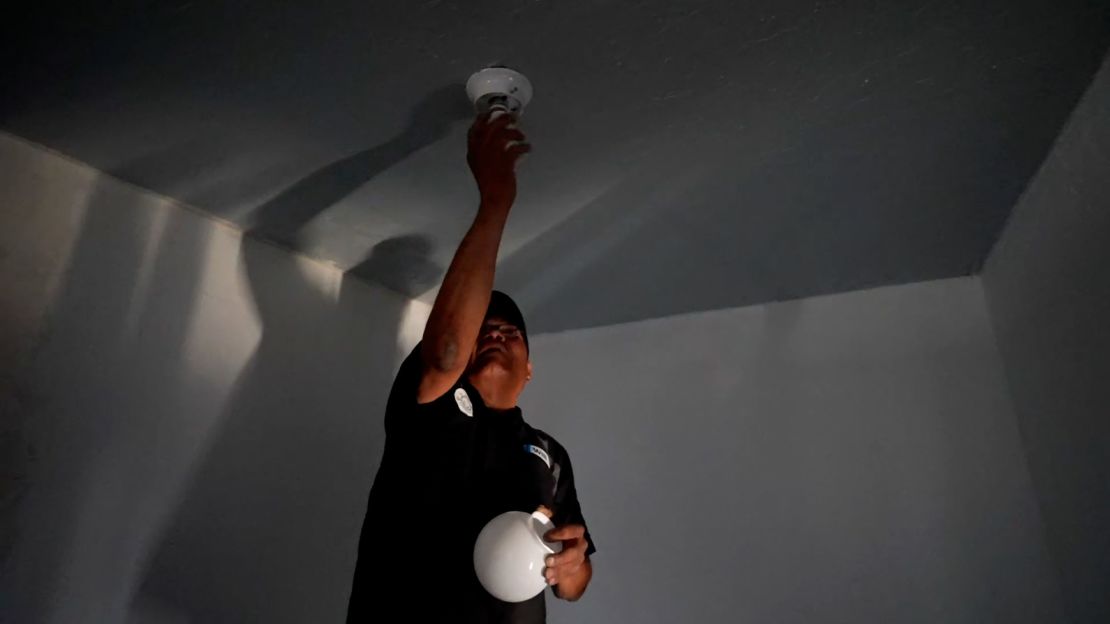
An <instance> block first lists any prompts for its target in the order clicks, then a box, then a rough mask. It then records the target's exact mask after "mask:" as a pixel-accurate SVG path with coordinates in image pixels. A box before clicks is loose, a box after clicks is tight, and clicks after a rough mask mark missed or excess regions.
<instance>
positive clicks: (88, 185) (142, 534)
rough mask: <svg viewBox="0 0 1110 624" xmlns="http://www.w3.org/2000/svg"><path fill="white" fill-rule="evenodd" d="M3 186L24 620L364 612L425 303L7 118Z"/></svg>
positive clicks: (6, 604) (13, 580)
mask: <svg viewBox="0 0 1110 624" xmlns="http://www.w3.org/2000/svg"><path fill="white" fill-rule="evenodd" d="M0 206H2V207H3V208H2V210H0V250H2V253H0V283H3V284H4V288H3V289H0V293H2V297H3V299H2V301H0V303H2V307H0V308H2V314H3V323H2V324H0V327H2V331H3V334H2V338H3V340H2V345H3V350H2V351H0V357H2V358H3V360H2V362H0V364H2V365H3V368H2V370H3V376H2V378H0V383H2V384H3V387H2V390H3V393H2V394H3V397H4V398H3V402H2V403H0V409H2V410H3V420H2V422H3V431H2V434H3V452H2V453H0V457H2V458H3V460H2V461H3V462H4V464H3V467H4V478H3V488H4V490H3V499H2V500H3V508H2V513H0V521H2V525H0V527H2V530H0V540H2V542H0V544H2V546H3V551H2V553H0V554H2V556H3V575H2V578H0V621H4V622H13V623H14V622H45V623H70V622H74V623H76V622H105V623H110V622H144V623H160V622H185V621H191V622H309V621H317V622H325V621H327V622H338V621H341V620H342V618H343V614H344V613H345V609H346V600H347V595H348V591H349V588H350V579H351V574H352V572H353V569H354V562H355V556H356V545H357V540H358V531H359V528H360V526H361V522H362V518H363V514H364V510H365V504H366V494H367V491H368V489H369V486H370V482H371V480H372V478H373V474H374V471H375V470H376V468H377V462H378V458H379V456H380V449H381V442H382V439H381V432H382V425H381V413H382V409H383V407H384V403H385V393H386V391H387V390H388V388H389V383H390V380H391V379H392V375H393V371H394V370H395V366H396V365H397V364H398V363H399V359H398V356H399V351H398V344H397V339H398V335H399V331H400V334H401V335H405V332H404V331H403V327H402V325H403V320H402V319H403V317H404V316H405V314H406V310H407V309H408V306H409V304H408V303H407V302H406V301H405V300H403V299H402V298H401V297H399V296H397V295H394V294H391V293H388V292H385V291H383V290H380V289H375V288H370V287H367V286H366V285H365V284H363V283H361V282H358V281H357V280H356V281H351V280H344V279H343V277H342V274H341V273H340V272H339V271H337V270H336V269H333V268H330V267H327V266H324V265H321V264H317V263H314V262H311V261H307V260H304V259H302V258H299V257H297V256H293V255H290V254H288V253H286V252H284V251H282V250H279V249H277V248H274V247H271V246H268V245H264V244H260V243H254V242H247V241H244V240H243V239H242V238H241V236H240V234H239V233H238V231H236V230H234V229H232V228H229V227H227V226H224V225H221V224H218V223H216V222H214V221H212V220H211V219H209V218H206V217H202V216H200V215H199V214H198V213H195V212H192V211H190V210H188V209H185V208H183V207H181V206H179V205H175V204H173V203H171V202H169V201H167V200H165V199H162V198H160V197H158V196H155V195H152V194H149V193H146V192H142V191H139V190H137V189H135V188H133V187H130V186H128V185H125V184H122V183H120V182H118V181H115V180H113V179H110V178H107V177H104V176H101V175H99V174H98V173H97V172H95V171H94V170H91V169H89V168H86V167H84V166H81V165H79V164H76V163H73V162H71V161H68V160H66V159H63V158H61V157H59V156H57V155H54V154H51V153H49V152H46V151H44V150H42V149H40V148H37V147H33V146H31V145H29V144H26V143H24V142H22V141H20V140H18V139H14V138H12V137H10V136H7V135H0ZM371 255H372V254H371Z"/></svg>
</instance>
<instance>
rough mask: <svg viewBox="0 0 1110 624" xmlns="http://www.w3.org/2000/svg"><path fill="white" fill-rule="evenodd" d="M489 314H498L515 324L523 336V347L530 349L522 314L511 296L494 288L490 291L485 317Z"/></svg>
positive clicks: (489, 315)
mask: <svg viewBox="0 0 1110 624" xmlns="http://www.w3.org/2000/svg"><path fill="white" fill-rule="evenodd" d="M491 316H499V317H501V318H503V319H505V321H506V322H509V323H512V324H513V325H516V327H517V329H519V330H520V335H521V337H522V338H524V348H525V349H528V350H529V351H531V349H530V348H529V346H528V328H527V327H525V326H524V315H523V314H521V313H520V308H519V307H517V305H516V302H515V301H513V298H512V297H510V296H508V295H506V294H505V293H503V292H501V291H500V290H495V291H493V292H491V293H490V297H489V307H488V308H486V318H489V317H491Z"/></svg>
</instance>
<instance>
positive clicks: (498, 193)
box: [466, 113, 532, 210]
mask: <svg viewBox="0 0 1110 624" xmlns="http://www.w3.org/2000/svg"><path fill="white" fill-rule="evenodd" d="M515 124H516V118H514V117H513V116H512V115H510V114H509V113H501V114H500V115H498V116H497V117H496V118H494V119H493V120H491V119H490V114H489V113H486V114H484V115H481V116H479V117H478V118H477V119H475V120H474V125H472V126H470V133H469V135H468V139H467V154H466V162H467V163H469V164H470V171H471V172H472V173H473V174H474V180H475V181H476V182H477V183H478V192H479V193H481V196H482V205H483V206H487V207H495V208H501V209H505V210H508V209H509V208H510V207H511V206H512V205H513V200H514V199H516V173H515V171H514V169H515V167H516V161H517V159H518V158H520V156H521V155H522V154H526V153H528V152H529V151H531V150H532V146H531V145H529V144H528V143H526V142H525V140H524V133H523V132H521V131H520V130H519V129H517V127H516V125H515Z"/></svg>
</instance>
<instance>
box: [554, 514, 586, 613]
mask: <svg viewBox="0 0 1110 624" xmlns="http://www.w3.org/2000/svg"><path fill="white" fill-rule="evenodd" d="M544 539H545V540H547V541H549V542H562V543H563V550H562V552H559V553H557V554H554V555H548V556H547V559H546V560H545V563H546V565H547V568H546V569H545V570H544V578H546V579H547V584H548V585H554V586H555V593H556V594H557V595H558V596H559V597H560V598H564V599H567V600H577V599H578V597H579V596H581V595H582V592H584V591H586V585H587V584H588V583H589V582H590V577H591V576H592V572H593V571H592V569H591V566H590V560H589V559H587V558H586V548H587V547H588V546H589V543H588V542H587V541H586V527H584V526H582V525H581V524H565V525H563V526H561V527H558V528H555V529H551V530H550V531H548V532H547V534H546V535H545V536H544Z"/></svg>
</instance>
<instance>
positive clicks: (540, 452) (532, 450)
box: [524, 444, 551, 468]
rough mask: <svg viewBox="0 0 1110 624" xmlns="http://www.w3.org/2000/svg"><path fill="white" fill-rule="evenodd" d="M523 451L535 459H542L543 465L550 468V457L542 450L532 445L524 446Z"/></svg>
mask: <svg viewBox="0 0 1110 624" xmlns="http://www.w3.org/2000/svg"><path fill="white" fill-rule="evenodd" d="M524 450H526V451H528V452H529V453H531V454H533V455H535V456H536V457H539V458H540V459H542V460H543V463H545V464H547V467H548V468H550V467H551V457H549V456H548V455H547V451H545V450H543V449H542V448H540V447H538V446H536V445H534V444H525V445H524Z"/></svg>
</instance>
